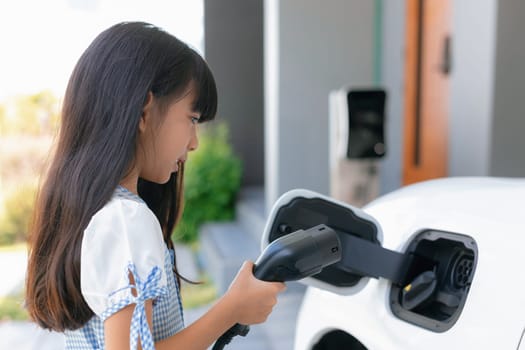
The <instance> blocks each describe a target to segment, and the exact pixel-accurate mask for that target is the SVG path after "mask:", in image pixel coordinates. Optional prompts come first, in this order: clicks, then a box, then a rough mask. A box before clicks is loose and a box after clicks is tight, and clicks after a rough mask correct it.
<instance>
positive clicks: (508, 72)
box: [489, 0, 525, 177]
mask: <svg viewBox="0 0 525 350" xmlns="http://www.w3.org/2000/svg"><path fill="white" fill-rule="evenodd" d="M497 23H498V26H497V34H496V38H497V39H496V40H497V45H496V55H495V56H496V59H495V61H496V62H495V64H496V66H495V81H494V108H493V111H492V113H493V116H494V120H493V125H492V135H491V146H492V147H491V154H490V168H489V174H490V175H492V176H511V177H515V176H520V177H524V176H525V153H524V150H525V136H524V133H525V104H524V103H525V69H524V67H523V64H524V63H525V40H524V39H523V33H525V2H524V1H522V0H501V1H499V4H498V11H497Z"/></svg>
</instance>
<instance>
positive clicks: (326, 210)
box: [262, 178, 525, 350]
mask: <svg viewBox="0 0 525 350" xmlns="http://www.w3.org/2000/svg"><path fill="white" fill-rule="evenodd" d="M318 224H325V225H327V226H329V227H331V228H332V229H334V230H335V231H336V232H337V234H338V236H339V237H340V239H341V244H342V248H343V258H342V259H341V261H340V262H338V263H337V264H335V265H333V266H329V267H327V268H325V269H324V270H323V271H322V272H321V273H319V274H318V275H315V276H313V277H309V278H306V279H304V280H303V283H306V284H307V285H308V286H309V288H308V290H307V292H306V294H305V297H304V301H303V304H302V307H301V309H300V311H299V316H298V322H297V329H296V334H295V350H325V349H348V350H356V349H359V350H361V349H371V350H392V349H403V350H407V349H414V350H416V349H417V350H420V349H427V350H431V349H436V350H437V349H439V350H443V349H509V350H510V349H513V350H516V349H517V350H525V336H524V332H525V271H524V270H525V179H507V178H446V179H440V180H432V181H427V182H422V183H418V184H414V185H411V186H407V187H405V188H402V189H400V190H397V191H395V192H392V193H390V194H387V195H385V196H383V197H381V198H379V199H377V200H375V201H373V202H372V203H370V204H368V205H367V206H366V207H364V208H362V209H359V208H355V207H352V206H350V205H348V204H345V203H341V202H338V201H336V200H334V199H332V198H329V197H326V196H323V195H320V194H318V193H315V192H311V191H307V190H293V191H290V192H288V193H286V194H284V195H283V196H282V197H281V198H280V199H279V200H278V201H277V202H276V204H275V205H274V207H273V209H272V211H271V213H270V216H269V219H268V222H267V225H266V228H265V232H264V234H263V238H262V246H263V248H264V247H265V246H266V245H268V244H269V243H270V242H271V241H273V240H275V239H277V238H279V237H281V236H283V235H286V234H288V233H291V232H293V231H295V230H299V229H307V228H309V227H312V226H315V225H318ZM522 259H524V260H522Z"/></svg>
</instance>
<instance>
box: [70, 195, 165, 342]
mask: <svg viewBox="0 0 525 350" xmlns="http://www.w3.org/2000/svg"><path fill="white" fill-rule="evenodd" d="M164 254H165V245H164V241H163V238H162V232H161V228H160V225H159V223H158V221H157V219H156V217H155V215H154V214H153V213H152V212H151V211H150V210H149V208H148V207H147V206H146V205H145V204H144V203H139V202H136V201H132V200H121V199H112V200H111V201H110V202H109V203H108V204H107V205H106V206H104V208H102V209H101V210H100V211H99V212H97V213H96V214H95V215H94V216H93V218H92V219H91V221H90V223H89V225H88V227H87V228H86V230H85V231H84V237H83V240H82V252H81V267H80V276H81V290H82V295H83V296H84V299H85V300H86V302H87V304H88V305H89V307H90V308H91V309H92V310H93V312H94V313H95V314H96V315H97V316H98V317H100V318H101V319H102V320H103V321H104V320H105V319H107V318H108V317H109V316H111V315H112V314H114V313H116V312H117V311H119V310H121V309H122V308H124V307H126V306H128V305H130V304H135V310H134V311H133V316H132V321H131V329H130V346H131V347H130V348H131V349H136V347H137V341H138V337H139V336H140V339H141V344H142V348H143V349H145V350H146V349H154V343H153V338H152V335H151V331H150V329H149V326H148V323H147V318H146V312H145V304H144V303H145V302H146V300H149V299H157V298H161V297H163V296H166V295H167V293H168V290H167V280H166V271H165V269H164ZM130 275H131V276H133V280H134V284H133V285H132V284H131V282H130ZM134 294H135V295H134Z"/></svg>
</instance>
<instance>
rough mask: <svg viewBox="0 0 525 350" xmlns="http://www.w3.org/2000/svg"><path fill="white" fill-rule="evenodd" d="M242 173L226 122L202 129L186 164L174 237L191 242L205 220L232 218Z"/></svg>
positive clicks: (195, 238) (195, 237) (194, 239)
mask: <svg viewBox="0 0 525 350" xmlns="http://www.w3.org/2000/svg"><path fill="white" fill-rule="evenodd" d="M241 173H242V169H241V162H240V160H239V159H238V157H236V156H235V155H234V154H233V151H232V148H231V146H230V145H229V143H228V129H227V128H226V126H225V125H217V126H215V127H213V128H206V129H202V131H201V133H200V135H199V148H198V149H197V150H196V151H195V152H193V153H192V154H191V155H190V156H189V157H188V161H187V163H186V166H185V174H184V181H185V182H184V200H185V204H184V214H183V216H182V219H181V221H180V222H179V223H178V225H177V227H176V229H175V232H174V239H175V240H177V241H182V242H194V241H196V240H197V236H198V229H199V226H200V225H201V224H203V223H204V222H207V221H222V220H231V219H233V217H234V214H235V200H236V197H237V193H238V191H239V188H240V184H241Z"/></svg>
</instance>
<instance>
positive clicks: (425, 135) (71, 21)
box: [0, 0, 525, 349]
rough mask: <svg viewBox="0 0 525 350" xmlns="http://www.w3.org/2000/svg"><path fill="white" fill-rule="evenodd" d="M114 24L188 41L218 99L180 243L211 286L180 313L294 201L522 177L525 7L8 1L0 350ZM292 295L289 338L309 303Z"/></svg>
mask: <svg viewBox="0 0 525 350" xmlns="http://www.w3.org/2000/svg"><path fill="white" fill-rule="evenodd" d="M124 20H141V21H146V22H151V23H153V24H156V25H158V26H160V27H163V28H164V29H166V30H167V31H168V32H170V33H172V34H174V35H175V36H177V37H179V38H180V39H182V40H184V41H186V42H187V43H188V44H189V45H191V46H192V47H194V48H195V49H196V50H197V51H198V52H200V53H201V54H203V55H204V57H205V58H206V60H207V61H208V63H209V65H210V67H211V69H212V71H213V72H214V75H215V78H216V82H217V87H218V90H219V110H218V117H217V120H216V121H214V122H213V123H211V125H210V126H208V127H205V128H203V130H201V140H202V141H201V146H200V149H199V151H197V152H196V153H195V154H193V155H192V156H191V157H190V160H189V162H188V165H187V169H188V176H187V177H186V178H187V182H186V194H187V196H186V201H187V204H186V211H185V214H184V218H183V222H182V223H181V225H180V226H179V227H178V228H177V230H176V232H175V233H174V238H175V239H176V241H177V242H178V244H177V246H178V247H179V249H180V253H179V252H178V254H180V256H182V257H183V258H180V259H178V261H179V262H180V263H181V264H184V265H185V266H183V268H182V269H181V270H182V271H183V274H184V273H185V271H187V272H186V274H187V275H188V276H189V277H190V278H193V279H196V280H202V281H204V282H205V283H203V284H202V285H199V286H192V285H188V286H187V288H186V289H185V290H186V291H188V292H187V296H185V298H184V300H185V303H186V309H187V310H191V309H192V308H194V307H196V308H198V307H201V306H203V305H204V306H206V305H208V304H209V303H210V302H211V301H213V299H214V298H215V297H216V296H217V295H219V294H221V293H223V292H224V291H225V290H226V289H227V286H228V285H229V281H231V279H232V278H233V276H234V274H235V272H236V271H237V268H238V266H240V264H241V263H242V261H243V260H244V259H252V260H253V259H255V258H256V257H257V255H258V252H259V239H260V236H261V234H262V231H263V230H264V226H265V219H266V216H267V213H268V210H269V209H270V208H271V206H272V204H273V203H274V202H275V200H276V199H277V198H278V197H279V196H280V195H281V194H283V193H284V192H286V191H288V190H290V189H293V188H306V189H310V190H313V191H317V192H320V193H322V194H326V195H330V196H333V197H336V198H338V199H340V200H343V201H346V202H348V203H350V204H353V205H355V206H365V205H366V204H367V203H369V202H370V201H372V200H374V199H375V198H377V197H378V196H381V195H383V194H386V193H388V192H391V191H393V190H396V189H398V188H400V187H402V186H407V185H410V184H412V183H415V182H419V181H426V180H431V179H435V178H440V177H450V176H504V177H523V176H525V161H524V157H525V156H524V155H523V152H522V150H523V149H524V148H525V138H524V137H522V132H523V130H525V117H524V115H523V107H522V101H524V100H525V92H524V91H525V90H524V89H523V85H522V84H525V70H524V69H523V68H522V66H521V64H522V63H523V62H525V41H523V40H522V39H521V35H522V33H523V32H524V30H525V3H524V2H523V1H521V0H461V1H460V0H389V1H385V0H368V1H361V0H326V1H316V0H186V1H184V0H177V1H173V0H171V1H161V0H152V1H149V2H147V3H146V2H143V1H136V0H132V1H124V0H48V1H45V2H42V1H36V0H19V1H10V2H8V1H4V2H2V4H1V5H0V47H1V55H0V270H1V271H0V275H1V276H2V283H1V284H0V334H1V328H2V325H4V328H5V327H6V325H7V324H9V325H12V322H13V320H21V321H22V322H23V321H24V320H26V319H27V316H26V315H25V313H24V310H23V308H21V307H20V305H21V303H22V300H23V291H22V289H21V286H22V284H23V278H24V277H23V276H24V270H25V249H26V245H25V243H24V242H25V240H26V238H27V237H26V236H27V230H26V227H27V223H28V218H29V215H30V213H31V210H32V202H33V200H34V191H35V188H36V185H37V183H38V180H39V174H40V172H41V170H42V166H43V164H45V161H46V159H47V157H48V154H49V150H50V147H51V145H52V141H53V137H54V135H55V133H56V130H57V127H58V126H59V123H60V122H59V115H60V104H61V98H62V95H63V92H64V90H65V86H66V83H67V80H68V77H69V74H70V73H71V71H72V69H73V66H74V64H75V63H76V60H77V59H78V57H79V56H80V55H81V53H82V52H83V50H84V49H85V48H86V47H87V46H88V45H89V43H90V42H91V41H92V40H93V39H94V37H95V36H96V35H97V34H98V33H100V32H101V31H102V30H104V29H106V28H107V27H109V26H111V25H112V24H114V23H117V22H120V21H124ZM203 169H207V170H203ZM210 169H211V170H210ZM192 208H194V209H192ZM5 281H7V282H5ZM291 290H292V291H291V293H292V295H293V296H292V297H290V298H289V300H291V301H290V304H289V305H290V310H291V311H290V312H289V313H288V314H287V315H288V316H286V317H287V320H288V321H287V322H288V323H286V324H287V325H288V326H286V327H284V329H285V330H286V331H287V332H288V333H287V334H288V338H290V337H292V336H291V335H292V334H293V320H294V316H295V312H296V310H297V307H298V305H299V302H300V300H301V297H302V293H303V289H301V288H300V287H297V288H291ZM294 293H295V294H294ZM272 317H273V316H272ZM286 317H285V318H286ZM2 320H3V321H2ZM9 329H11V328H9ZM260 341H262V340H260ZM1 344H2V343H1V341H0V345H1ZM286 344H287V345H280V347H279V346H276V347H275V348H276V349H278V348H282V349H287V348H290V346H289V345H290V344H289V343H286ZM266 348H270V347H266Z"/></svg>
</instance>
